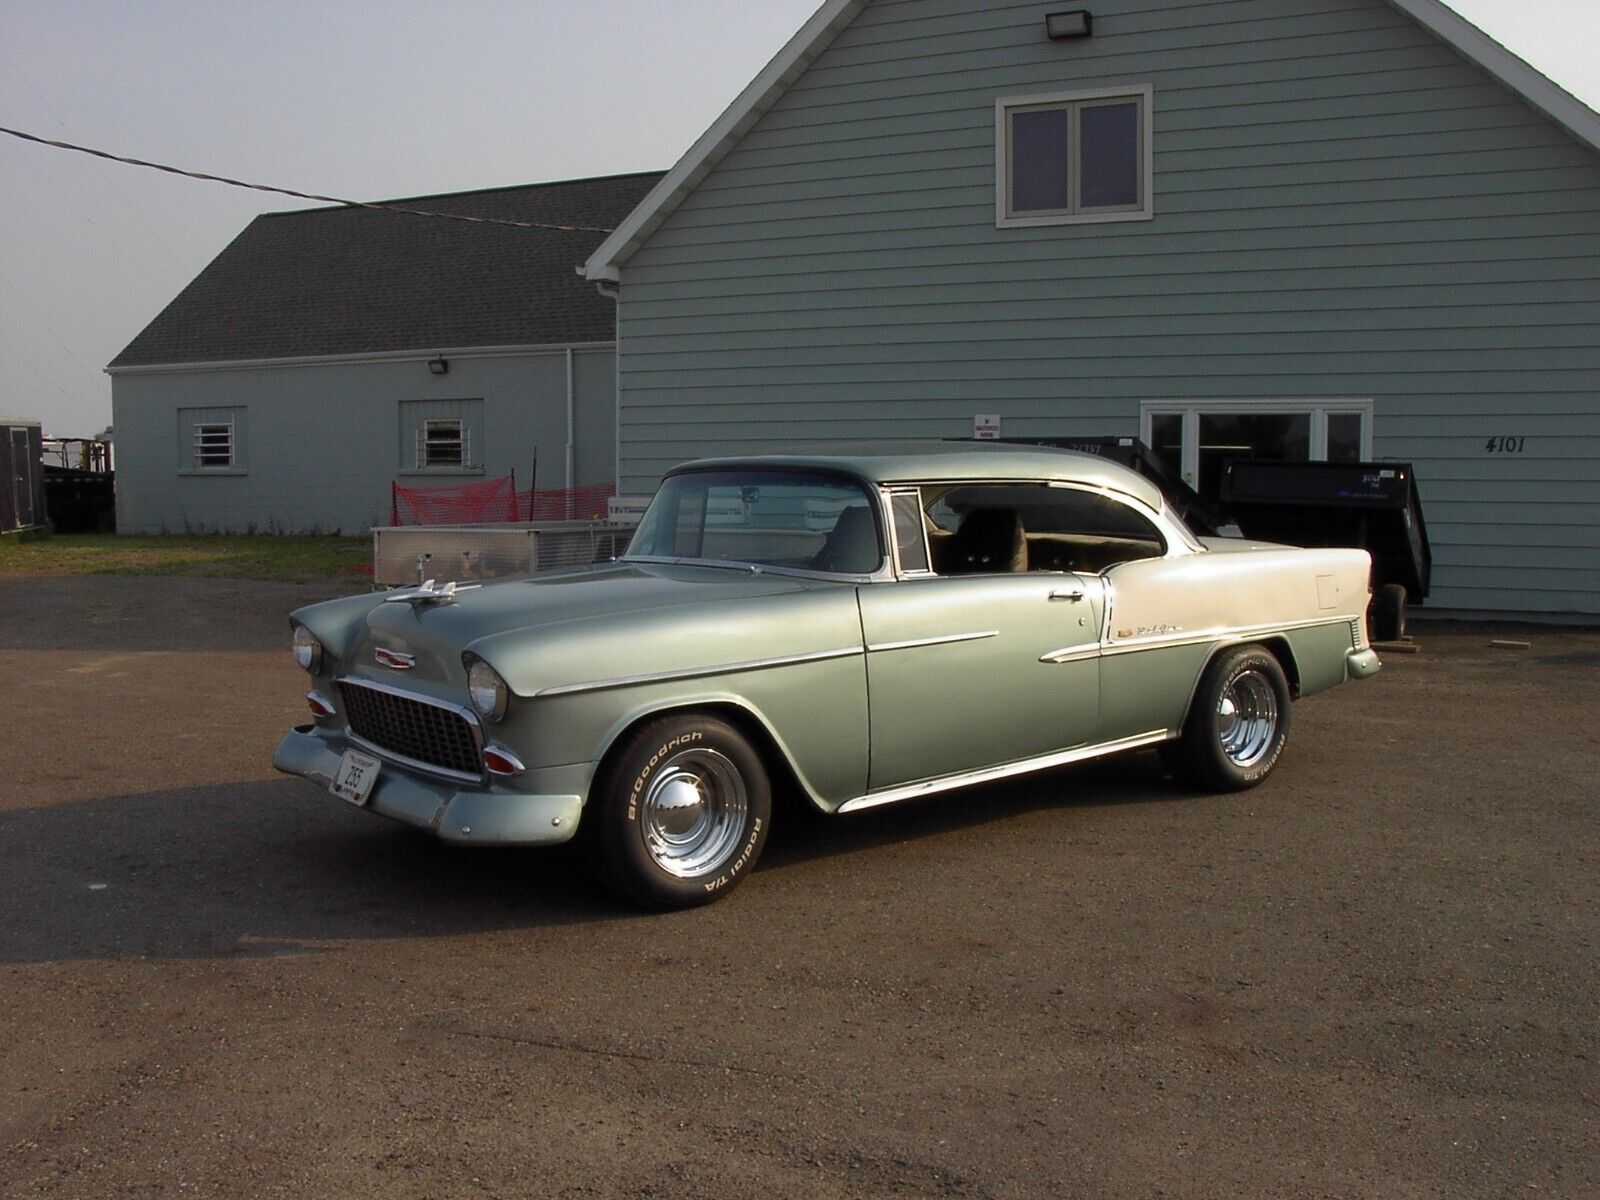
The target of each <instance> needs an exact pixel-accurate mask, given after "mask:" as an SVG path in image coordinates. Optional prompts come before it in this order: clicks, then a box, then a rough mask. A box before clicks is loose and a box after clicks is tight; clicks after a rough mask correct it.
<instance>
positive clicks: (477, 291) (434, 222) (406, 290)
mask: <svg viewBox="0 0 1600 1200" xmlns="http://www.w3.org/2000/svg"><path fill="white" fill-rule="evenodd" d="M660 178H661V173H660V172H650V173H647V174H642V175H612V176H607V177H604V178H600V179H576V180H571V181H569V182H565V183H543V184H533V185H529V186H524V187H509V188H495V189H493V190H489V191H480V192H462V193H456V194H453V195H445V196H421V197H413V198H409V199H406V200H403V201H398V200H397V201H393V203H396V204H405V205H407V206H408V207H416V208H423V209H429V210H434V211H439V212H452V213H466V214H468V215H471V216H481V217H499V218H504V219H509V220H513V221H549V222H553V223H556V224H572V225H591V226H598V227H603V228H613V227H615V226H616V225H617V224H618V222H620V221H621V220H622V218H623V217H625V216H627V214H628V213H629V212H630V211H631V210H632V209H633V207H634V206H635V205H636V204H638V203H639V201H640V200H641V199H643V198H644V195H645V193H646V192H648V191H649V190H650V189H651V188H652V187H654V186H655V184H656V181H657V180H659V179H660ZM604 238H605V235H604V234H603V233H565V232H553V231H550V230H544V229H514V228H509V227H506V226H500V225H478V224H474V223H471V222H467V221H446V220H439V219H437V218H432V217H417V216H409V215H406V214H402V213H394V212H383V211H374V210H371V209H361V208H316V209H308V210H303V211H299V212H284V213H267V214H265V215H263V216H259V217H257V218H256V219H255V220H254V221H252V222H251V223H250V225H249V226H248V227H247V228H246V229H245V230H244V232H243V233H241V234H240V235H239V236H238V237H236V238H234V240H233V241H232V243H230V244H229V246H228V247H227V249H225V250H223V252H222V253H221V254H219V255H217V257H216V258H215V259H214V260H213V261H212V263H211V265H210V266H208V267H206V269H205V270H203V271H201V272H200V274H199V275H198V276H196V278H195V279H194V281H193V282H192V283H190V284H189V286H188V287H186V288H184V289H183V291H182V292H180V293H179V294H178V296H177V298H176V299H175V300H173V301H172V303H171V304H169V305H167V307H166V308H165V309H163V310H162V312H161V314H160V315H159V316H158V317H156V319H155V320H153V321H151V322H150V324H149V325H148V326H146V327H145V330H144V332H143V333H141V334H139V336H138V337H136V338H134V339H133V341H132V342H130V343H129V344H128V346H127V348H126V349H125V350H123V351H122V353H121V354H119V355H117V357H116V358H115V359H113V360H112V362H111V366H113V367H129V366H147V365H155V364H173V363H196V362H225V361H232V360H249V359H271V358H297V357H309V356H316V355H331V354H362V353H369V352H380V351H385V350H428V349H435V348H438V349H443V348H455V347H465V346H518V345H560V344H563V343H571V342H608V341H611V340H613V339H614V338H615V336H616V305H615V303H614V302H613V301H611V300H608V299H606V298H605V297H603V296H601V295H600V294H599V293H598V292H596V291H595V288H594V285H593V284H592V283H587V282H585V281H584V280H583V279H582V278H581V277H579V276H578V274H577V273H576V268H577V267H578V266H579V265H580V264H581V263H582V262H583V261H584V259H586V258H588V256H589V255H590V254H592V253H593V252H594V249H595V247H597V246H598V245H599V244H600V243H601V241H603V240H604Z"/></svg>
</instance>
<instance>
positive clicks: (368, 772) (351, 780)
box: [328, 750, 382, 804]
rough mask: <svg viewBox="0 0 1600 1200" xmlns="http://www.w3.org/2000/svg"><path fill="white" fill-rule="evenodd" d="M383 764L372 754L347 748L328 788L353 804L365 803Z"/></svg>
mask: <svg viewBox="0 0 1600 1200" xmlns="http://www.w3.org/2000/svg"><path fill="white" fill-rule="evenodd" d="M381 765H382V764H381V763H379V762H378V760H377V759H375V758H373V757H372V756H371V755H370V754H358V753H356V752H355V751H354V750H346V751H345V752H344V757H343V758H341V759H340V760H339V769H338V770H337V771H335V772H334V773H333V782H332V783H330V784H329V785H328V790H329V791H330V792H332V793H333V794H334V795H335V796H338V797H339V799H341V800H348V801H350V803H351V804H365V803H366V802H367V797H368V796H370V795H372V785H373V784H375V783H377V782H378V769H379V767H380V766H381Z"/></svg>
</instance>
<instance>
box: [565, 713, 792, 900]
mask: <svg viewBox="0 0 1600 1200" xmlns="http://www.w3.org/2000/svg"><path fill="white" fill-rule="evenodd" d="M589 807H590V809H591V811H590V812H589V813H587V814H586V815H585V820H586V822H596V823H597V828H596V829H595V831H594V836H595V843H594V845H595V852H596V854H597V856H598V859H599V865H600V868H601V872H602V874H603V876H604V877H605V879H606V881H607V882H608V883H609V884H610V885H611V887H612V889H613V890H614V891H616V892H617V893H619V894H620V895H622V896H623V897H625V898H626V899H629V900H632V901H633V902H635V903H637V904H642V905H645V906H648V907H651V908H688V907H691V906H693V905H696V904H707V903H710V902H711V901H712V900H715V899H717V898H718V897H719V896H721V895H723V894H724V893H725V892H728V891H731V890H732V889H733V888H734V887H735V886H737V885H738V883H739V882H740V880H742V879H743V878H744V876H745V875H746V874H748V873H749V871H750V870H751V869H752V868H753V867H754V866H755V864H756V860H757V859H758V858H759V857H760V856H761V849H762V847H763V846H764V845H765V844H766V840H767V828H768V826H769V825H770V824H771V822H772V787H771V784H770V782H769V780H768V777H767V771H766V767H765V766H764V765H763V763H762V761H761V756H760V755H759V754H757V753H756V752H755V750H754V749H753V748H752V747H751V745H750V743H749V742H748V741H747V740H745V738H744V736H743V735H742V734H740V733H739V731H738V730H736V729H735V728H734V727H733V726H731V725H729V724H728V723H727V722H726V721H724V720H722V719H720V718H718V717H713V716H710V715H709V714H701V713H684V714H677V715H672V716H666V717H661V718H658V719H657V720H654V721H649V722H646V723H645V724H643V725H641V726H640V727H639V728H638V729H636V730H634V731H633V732H632V733H631V734H629V735H628V736H627V737H626V739H625V740H624V741H623V743H622V744H621V745H620V746H619V747H618V748H617V750H616V751H615V752H614V753H613V754H612V755H611V757H610V758H609V759H608V761H607V764H606V767H605V769H604V771H603V772H602V774H601V776H600V778H599V779H597V780H596V787H595V791H594V794H593V795H592V796H591V797H590V800H589Z"/></svg>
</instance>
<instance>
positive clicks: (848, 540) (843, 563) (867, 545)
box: [811, 504, 883, 575]
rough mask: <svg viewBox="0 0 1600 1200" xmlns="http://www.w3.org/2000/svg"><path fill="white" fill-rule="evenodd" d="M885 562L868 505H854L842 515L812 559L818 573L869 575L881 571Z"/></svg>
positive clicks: (841, 513) (812, 564)
mask: <svg viewBox="0 0 1600 1200" xmlns="http://www.w3.org/2000/svg"><path fill="white" fill-rule="evenodd" d="M882 559H883V554H882V552H881V551H880V549H879V547H878V529H877V526H876V525H875V524H874V523H873V520H872V513H871V512H869V511H868V510H867V506H866V505H865V504H852V505H851V506H850V507H848V508H846V509H844V510H843V511H841V512H840V513H839V519H838V520H837V521H835V522H834V523H833V528H832V529H831V530H829V531H828V536H827V537H826V538H824V539H823V542H822V549H820V550H818V551H817V552H816V554H815V555H813V556H812V559H811V566H812V567H813V568H814V569H815V570H818V571H839V572H842V573H844V574H846V575H868V574H870V573H872V572H873V571H876V570H877V569H878V564H879V562H881V561H882Z"/></svg>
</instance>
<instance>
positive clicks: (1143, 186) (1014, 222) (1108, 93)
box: [994, 83, 1155, 229]
mask: <svg viewBox="0 0 1600 1200" xmlns="http://www.w3.org/2000/svg"><path fill="white" fill-rule="evenodd" d="M1110 100H1134V101H1137V102H1138V104H1139V138H1140V141H1141V143H1142V144H1141V145H1140V147H1139V151H1140V153H1139V196H1140V199H1139V203H1138V204H1136V205H1131V206H1129V207H1126V208H1094V209H1090V210H1089V211H1087V212H1079V211H1069V212H1054V211H1052V212H1029V213H1013V212H1012V211H1011V122H1010V120H1009V115H1010V113H1011V112H1012V111H1014V110H1017V109H1037V108H1065V107H1069V106H1072V107H1074V109H1076V108H1078V107H1081V106H1085V105H1090V104H1093V103H1096V102H1100V101H1110ZM1154 115H1155V90H1154V89H1153V88H1152V87H1151V86H1150V85H1149V84H1148V83H1144V84H1126V85H1123V86H1120V87H1103V88H1087V89H1081V90H1078V91H1072V92H1044V93H1038V94H1034V95H1027V96H1002V97H1000V98H999V99H998V100H996V101H995V102H994V223H995V228H997V229H1019V228H1028V227H1033V226H1040V225H1094V224H1102V223H1104V222H1107V221H1148V220H1150V219H1151V218H1152V217H1154V216H1155V185H1154V180H1155V117H1154ZM1067 170H1068V180H1069V183H1068V188H1069V192H1070V195H1071V197H1072V198H1073V204H1074V208H1076V203H1077V196H1078V193H1079V189H1080V187H1081V184H1082V179H1081V168H1080V166H1079V163H1078V116H1077V113H1076V111H1074V114H1073V118H1072V133H1071V137H1070V140H1069V145H1068V147H1067Z"/></svg>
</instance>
